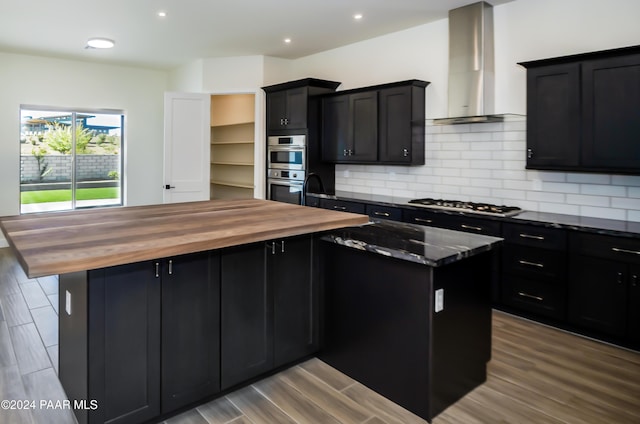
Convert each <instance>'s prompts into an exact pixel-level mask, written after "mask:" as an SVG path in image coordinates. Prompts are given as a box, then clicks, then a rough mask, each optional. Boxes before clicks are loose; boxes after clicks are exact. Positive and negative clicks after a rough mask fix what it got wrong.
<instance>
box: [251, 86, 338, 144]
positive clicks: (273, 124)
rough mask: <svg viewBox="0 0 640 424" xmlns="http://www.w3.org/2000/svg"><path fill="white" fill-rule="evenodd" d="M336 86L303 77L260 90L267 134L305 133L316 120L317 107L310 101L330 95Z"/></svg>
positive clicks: (314, 124) (315, 124)
mask: <svg viewBox="0 0 640 424" xmlns="http://www.w3.org/2000/svg"><path fill="white" fill-rule="evenodd" d="M339 85H340V83H339V82H334V81H325V80H320V79H315V78H305V79H301V80H297V81H290V82H285V83H281V84H275V85H271V86H268V87H263V90H264V91H265V93H266V94H267V96H266V97H267V100H266V103H267V113H266V116H267V123H266V125H267V135H288V134H307V132H308V130H309V128H311V127H314V126H316V127H317V121H318V120H319V119H320V117H319V109H318V106H317V105H316V104H314V103H313V102H311V99H312V98H314V97H315V96H318V95H320V94H325V93H330V92H333V91H335V89H336V88H337V87H338V86H339ZM312 132H313V131H312ZM309 136H311V134H309Z"/></svg>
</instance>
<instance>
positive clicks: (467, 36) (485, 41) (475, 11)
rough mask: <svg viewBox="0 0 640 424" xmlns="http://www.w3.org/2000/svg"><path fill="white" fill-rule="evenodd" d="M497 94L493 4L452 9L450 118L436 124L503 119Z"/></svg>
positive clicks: (474, 4)
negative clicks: (496, 110)
mask: <svg viewBox="0 0 640 424" xmlns="http://www.w3.org/2000/svg"><path fill="white" fill-rule="evenodd" d="M494 95H495V88H494V49H493V6H492V5H490V4H488V3H487V2H484V1H481V2H477V3H473V4H470V5H467V6H463V7H459V8H457V9H453V10H450V11H449V89H448V103H449V104H448V118H440V119H434V120H433V123H434V124H435V125H451V124H466V123H474V122H502V121H503V120H504V116H503V115H495V114H494Z"/></svg>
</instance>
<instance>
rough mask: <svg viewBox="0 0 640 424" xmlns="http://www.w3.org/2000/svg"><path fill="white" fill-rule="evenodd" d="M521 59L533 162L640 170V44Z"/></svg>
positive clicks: (550, 166)
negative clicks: (547, 57) (525, 79)
mask: <svg viewBox="0 0 640 424" xmlns="http://www.w3.org/2000/svg"><path fill="white" fill-rule="evenodd" d="M521 65H522V66H524V67H526V68H527V115H528V122H527V168H529V169H549V170H563V171H580V172H608V173H625V174H638V173H640V143H638V142H637V140H638V139H640V120H638V119H637V113H636V112H635V111H637V110H638V108H640V46H635V47H627V48H621V49H615V50H606V51H601V52H593V53H586V54H580V55H573V56H566V57H559V58H552V59H544V60H537V61H531V62H523V63H521Z"/></svg>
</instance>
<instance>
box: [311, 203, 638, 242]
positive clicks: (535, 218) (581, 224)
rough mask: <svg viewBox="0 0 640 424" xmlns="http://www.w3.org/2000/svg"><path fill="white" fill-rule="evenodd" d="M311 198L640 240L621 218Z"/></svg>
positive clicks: (634, 227)
mask: <svg viewBox="0 0 640 424" xmlns="http://www.w3.org/2000/svg"><path fill="white" fill-rule="evenodd" d="M308 195H309V196H314V197H319V198H329V199H337V200H346V201H349V200H353V201H357V202H362V203H370V204H376V205H383V206H395V207H402V208H409V209H419V210H420V209H421V210H429V211H431V212H435V213H443V214H448V215H468V216H472V217H476V218H482V219H490V220H497V221H500V222H512V223H516V224H529V225H539V226H543V227H552V228H564V229H570V230H574V231H583V232H589V233H595V234H605V235H612V236H620V237H630V238H638V239H640V222H633V221H621V220H617V219H604V218H591V217H584V216H577V215H563V214H556V213H547V212H532V211H523V212H522V213H520V214H518V215H516V216H512V217H500V216H490V215H478V214H474V213H468V212H463V211H460V212H458V211H449V210H441V209H430V208H424V207H421V206H414V205H411V204H409V200H411V199H409V198H403V197H393V196H383V195H376V194H366V193H355V192H345V191H337V192H336V193H335V194H334V195H321V194H313V193H309V194H308Z"/></svg>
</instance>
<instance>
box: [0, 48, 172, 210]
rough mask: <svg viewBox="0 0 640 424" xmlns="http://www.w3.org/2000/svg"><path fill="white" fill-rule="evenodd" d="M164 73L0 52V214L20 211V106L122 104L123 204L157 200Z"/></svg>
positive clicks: (159, 199)
mask: <svg viewBox="0 0 640 424" xmlns="http://www.w3.org/2000/svg"><path fill="white" fill-rule="evenodd" d="M167 82H168V74H167V73H166V72H163V71H154V70H147V69H139V68H129V67H121V66H110V65H104V64H96V63H88V62H80V61H71V60H62V59H53V58H46V57H37V56H26V55H18V54H9V53H0V93H2V95H1V96H0V181H1V182H2V184H0V216H6V215H16V214H18V213H19V211H20V197H19V190H20V166H19V164H20V162H19V158H20V143H19V136H20V105H21V104H28V105H37V106H56V107H69V108H93V109H95V108H107V109H121V110H124V111H125V114H126V122H125V125H126V133H125V139H124V140H125V141H124V142H125V152H126V163H125V170H124V176H125V184H126V187H125V192H124V198H125V202H126V204H128V205H141V204H152V203H161V202H162V146H163V92H164V91H165V90H166V87H167Z"/></svg>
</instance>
